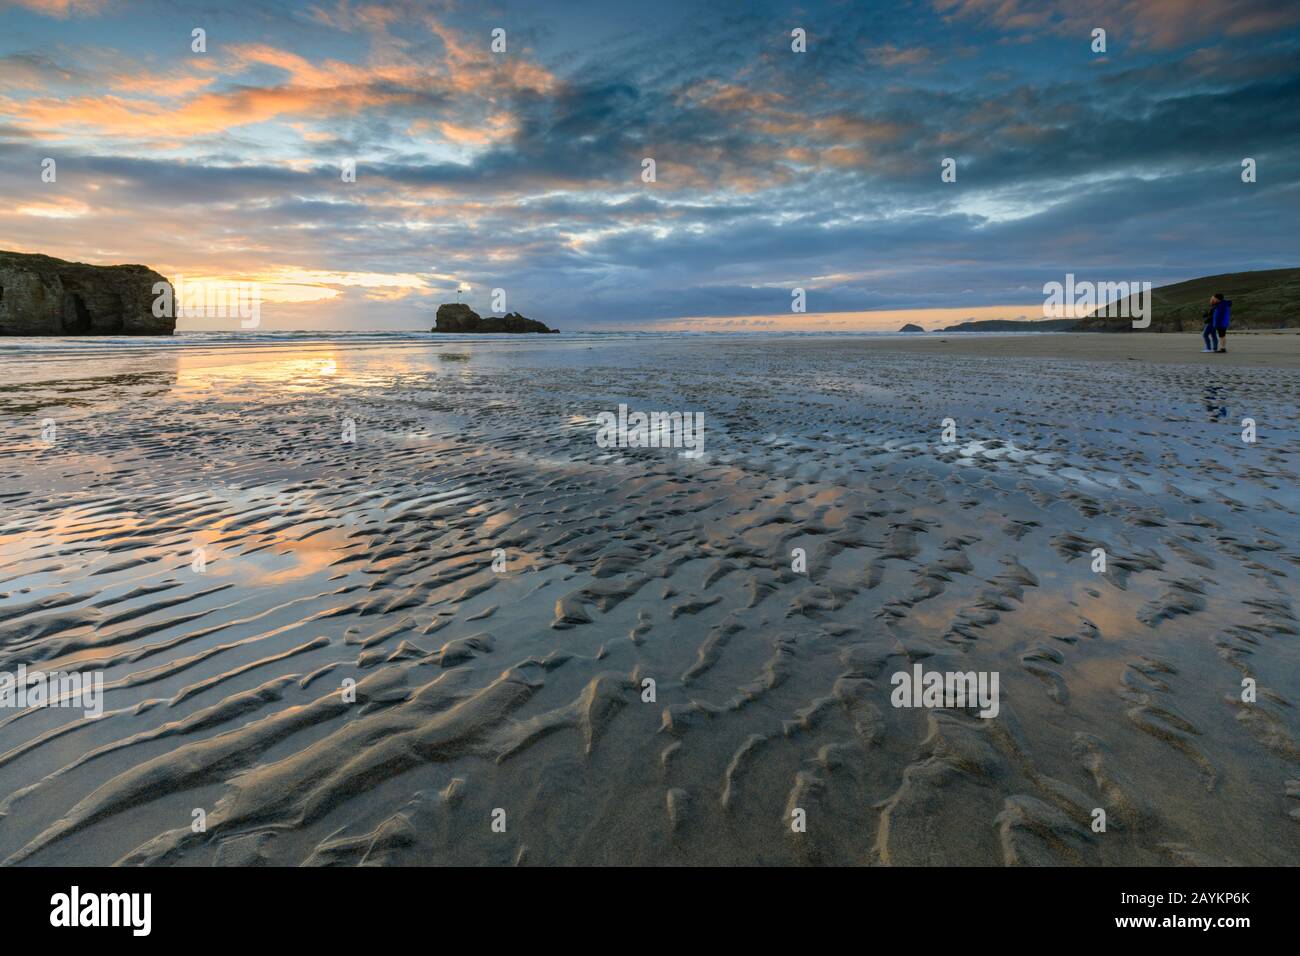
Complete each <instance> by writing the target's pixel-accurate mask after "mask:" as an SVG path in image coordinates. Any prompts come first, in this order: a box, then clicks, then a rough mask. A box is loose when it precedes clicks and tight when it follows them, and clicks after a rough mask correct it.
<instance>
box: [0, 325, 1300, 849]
mask: <svg viewBox="0 0 1300 956" xmlns="http://www.w3.org/2000/svg"><path fill="white" fill-rule="evenodd" d="M1058 338H1059V337H1058ZM875 345H876V343H873V342H872V341H871V340H863V339H853V340H844V341H842V342H838V343H834V344H830V345H828V343H827V342H826V341H825V340H821V339H794V338H791V339H766V340H761V341H758V340H745V339H743V338H740V337H736V338H720V339H707V338H706V339H698V338H697V339H672V338H662V339H656V338H645V339H634V340H628V339H621V340H617V341H611V342H606V343H601V342H599V341H596V342H593V341H583V340H579V341H576V342H575V341H569V340H568V338H567V337H565V339H562V340H560V341H537V340H529V341H509V342H497V341H489V342H485V343H481V344H479V343H475V344H466V343H463V342H442V343H438V344H433V345H425V344H420V345H415V346H400V345H387V346H383V347H347V346H345V345H341V344H340V345H337V346H330V345H328V344H325V345H318V346H304V345H298V346H277V347H268V348H264V349H237V348H228V349H225V350H217V349H213V350H208V351H204V350H199V349H193V348H191V349H182V350H179V351H172V352H169V353H166V354H163V353H159V354H149V353H148V351H147V349H146V350H141V351H138V352H127V353H123V354H77V353H69V354H51V355H46V356H42V355H40V354H35V355H25V356H23V357H21V358H16V357H12V356H11V357H6V358H0V381H2V382H3V383H4V386H3V387H2V388H0V408H2V409H3V415H0V430H2V433H3V442H2V443H0V506H2V507H3V512H2V514H3V523H2V524H0V655H2V657H3V660H2V661H0V671H13V670H15V669H16V668H17V666H18V665H19V664H26V665H27V666H28V667H29V668H32V667H41V668H45V669H47V670H60V671H85V672H93V671H102V672H103V674H104V680H105V682H106V705H105V713H104V716H102V717H101V718H99V719H98V720H90V719H85V718H83V717H82V716H81V714H80V712H79V711H76V710H69V709H66V708H44V709H38V710H30V711H20V710H13V709H10V710H7V711H0V814H3V817H2V818H0V858H5V859H6V860H7V862H8V863H10V864H14V863H35V864H68V863H88V864H111V863H115V862H121V863H170V864H196V865H207V864H221V865H227V864H236V865H241V864H256V863H271V864H300V863H305V864H308V865H318V864H359V863H365V864H430V863H457V864H477V863H487V864H510V863H517V862H523V863H583V864H591V863H651V864H664V863H764V864H767V863H771V864H790V863H836V864H838V863H853V864H857V863H889V864H927V865H953V864H990V863H993V864H997V863H1011V864H1059V863H1064V864H1082V865H1097V864H1120V865H1130V864H1163V863H1242V864H1288V863H1289V864H1294V863H1296V862H1297V860H1300V743H1298V741H1300V717H1298V716H1297V709H1296V704H1297V698H1300V650H1298V648H1300V638H1297V622H1296V617H1295V609H1294V602H1295V599H1296V596H1297V591H1298V588H1297V580H1298V578H1300V518H1298V516H1297V510H1298V509H1300V492H1298V491H1297V452H1296V449H1297V444H1296V440H1297V437H1298V433H1300V429H1298V428H1297V424H1296V422H1297V414H1298V413H1300V408H1298V407H1297V404H1298V403H1300V388H1298V387H1297V386H1298V385H1300V371H1297V370H1296V369H1294V368H1283V367H1276V366H1270V367H1267V368H1266V367H1261V366H1258V365H1256V366H1252V365H1246V364H1243V363H1242V362H1241V361H1240V360H1238V361H1237V363H1236V364H1233V365H1230V366H1229V365H1223V366H1218V367H1213V366H1207V365H1206V364H1205V363H1203V362H1199V361H1196V359H1200V358H1201V356H1193V357H1191V359H1190V360H1189V362H1188V364H1148V363H1146V362H1141V361H1077V360H1073V359H1071V358H1069V357H1060V356H1058V357H1040V358H1037V359H1034V360H1033V361H1025V360H1020V361H1015V362H1007V361H1002V360H999V359H996V358H989V357H981V356H979V355H971V354H943V353H934V354H931V353H925V354H921V353H917V352H909V351H907V350H897V349H893V348H889V349H886V348H876V347H875ZM1290 347H1292V348H1294V346H1290ZM1205 358H1210V357H1209V356H1206V357H1205ZM620 402H626V403H627V404H629V405H630V406H631V407H632V408H633V409H642V410H647V411H649V410H667V411H672V410H682V411H702V412H704V413H705V422H706V432H705V450H706V454H705V456H704V457H703V458H701V459H700V460H696V461H692V460H688V459H685V458H681V457H678V456H677V455H676V454H675V453H674V452H672V451H662V450H629V451H611V450H605V449H601V448H599V447H597V445H596V442H595V434H596V424H595V421H594V419H595V416H596V415H597V413H599V412H601V411H610V410H614V409H616V408H617V405H618V404H619V403H620ZM1244 417H1250V418H1253V419H1254V420H1255V421H1256V422H1257V427H1258V438H1259V440H1258V442H1257V443H1255V444H1246V443H1243V441H1242V440H1241V424H1240V423H1241V419H1242V418H1244ZM347 418H351V419H353V420H354V421H355V423H356V439H355V442H352V443H348V442H344V441H342V440H341V430H342V427H343V425H342V423H343V420H344V419H347ZM945 418H952V419H954V421H955V425H956V429H957V441H956V442H955V443H951V444H945V443H943V442H942V441H941V440H940V429H941V424H940V423H941V421H942V420H943V419H945ZM46 419H53V420H54V421H55V423H56V425H57V436H56V438H55V440H54V441H53V442H43V441H42V440H41V437H40V436H41V424H42V422H43V421H44V420H46ZM1097 547H1103V548H1105V549H1106V552H1107V554H1108V557H1109V560H1108V567H1107V570H1106V572H1105V573H1100V574H1098V573H1094V572H1093V571H1092V570H1091V564H1092V560H1093V559H1092V557H1091V552H1092V550H1093V549H1094V548H1097ZM795 548H803V549H805V550H806V553H807V556H808V564H807V570H806V573H795V572H794V571H792V570H791V552H792V549H795ZM196 549H202V552H203V554H204V555H205V556H206V560H207V564H206V570H205V571H204V572H203V573H197V572H196V571H194V570H193V569H192V567H191V561H192V558H193V555H194V554H195V551H196ZM495 549H503V550H504V553H505V559H506V570H505V571H504V573H496V572H494V571H493V570H492V566H491V565H492V560H493V551H494V550H495ZM916 662H921V663H922V664H923V666H924V667H925V668H926V669H927V670H943V671H952V670H960V671H970V670H975V671H995V672H997V673H998V674H999V675H1000V712H999V713H998V715H997V717H996V718H993V719H981V718H980V717H978V716H976V715H975V714H974V712H973V711H965V710H942V711H934V710H925V709H911V708H902V709H895V708H894V707H892V706H891V704H890V692H891V689H892V688H891V686H890V677H891V675H892V674H893V673H894V672H896V671H900V670H910V668H911V667H912V666H913V664H914V663H916ZM1247 677H1249V678H1253V679H1254V680H1255V681H1257V686H1258V698H1257V700H1256V702H1254V703H1245V702H1243V701H1242V700H1241V695H1242V680H1243V678H1247ZM645 678H653V680H654V681H655V696H656V699H655V700H654V701H653V702H647V701H645V700H643V690H642V688H643V680H644V679H645ZM348 679H351V680H354V681H356V689H355V693H356V700H355V702H350V701H348V700H346V699H345V694H344V692H343V690H342V689H341V688H343V686H344V683H345V681H347V680H348ZM1096 808H1101V809H1104V810H1105V811H1106V815H1107V828H1106V831H1105V832H1104V833H1097V832H1094V831H1093V829H1092V827H1091V825H1090V824H1091V821H1092V818H1093V811H1094V809H1096ZM795 809H799V810H803V811H804V814H805V815H806V820H807V829H806V832H803V833H796V832H793V831H792V828H791V825H790V821H791V814H792V811H793V810H795ZM196 810H202V811H203V812H204V815H205V822H206V829H203V830H201V831H200V832H196V831H195V828H194V827H193V826H192V821H193V820H194V818H195V811H196ZM497 810H501V811H504V815H502V814H500V813H497V814H495V819H498V820H502V819H503V820H504V824H505V832H504V833H502V832H494V830H493V827H492V824H493V820H494V811H497Z"/></svg>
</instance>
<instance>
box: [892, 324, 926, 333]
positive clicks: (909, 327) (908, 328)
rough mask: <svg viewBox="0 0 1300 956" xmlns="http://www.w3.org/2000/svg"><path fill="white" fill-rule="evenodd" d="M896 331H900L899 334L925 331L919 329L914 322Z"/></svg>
mask: <svg viewBox="0 0 1300 956" xmlns="http://www.w3.org/2000/svg"><path fill="white" fill-rule="evenodd" d="M898 331H900V332H924V331H925V329H923V328H921V327H920V326H919V325H917V324H916V323H915V322H908V323H907V325H905V326H903V327H902V328H901V329H899V330H898Z"/></svg>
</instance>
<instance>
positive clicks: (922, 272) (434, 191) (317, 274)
mask: <svg viewBox="0 0 1300 956" xmlns="http://www.w3.org/2000/svg"><path fill="white" fill-rule="evenodd" d="M1098 29H1101V30H1105V51H1104V52H1100V51H1097V50H1094V46H1096V41H1095V39H1094V31H1095V30H1098ZM195 30H202V31H204V33H203V40H204V43H203V44H202V45H203V49H202V50H197V51H196V50H195V49H194V47H195V46H196V45H197V44H196V40H195V34H194V31H195ZM795 30H800V31H803V35H804V36H806V42H805V46H806V49H805V50H804V51H803V52H797V51H796V50H795V49H793V47H794V46H795V45H797V44H796V41H795V38H794V37H793V35H792V31H795ZM494 31H504V34H500V33H498V34H496V36H497V37H498V46H500V39H504V47H505V48H504V50H494V49H493V37H494ZM1247 158H1249V159H1253V160H1254V161H1255V177H1256V180H1255V181H1254V182H1243V181H1242V162H1243V160H1244V159H1247ZM50 159H52V160H54V167H53V169H54V172H55V175H54V181H52V182H48V181H45V178H43V176H42V172H43V169H45V168H46V165H44V164H45V161H46V160H50ZM647 159H652V160H653V161H654V177H653V181H647V178H648V173H647V170H646V164H645V160H647ZM947 159H950V160H952V161H953V164H952V168H953V169H954V170H955V181H950V182H945V181H944V180H943V177H942V176H941V173H942V171H943V164H944V161H945V160H947ZM349 163H351V164H354V167H355V173H356V175H355V181H354V182H349V181H345V176H344V170H345V168H346V166H347V164H349ZM1298 183H1300V4H1296V3H1278V2H1274V0H1265V2H1260V0H1195V2H1192V0H1186V2H1183V0H1112V2H1098V0H1038V2H1033V3H1023V4H1021V3H1016V2H1013V0H912V2H897V3H863V2H837V0H836V2H816V3H802V4H779V3H766V2H762V0H758V2H726V0H712V2H706V3H693V2H684V0H655V2H653V3H633V2H630V0H600V2H589V0H563V2H548V0H524V2H506V3H499V2H491V0H488V2H463V3H459V2H424V3H414V2H411V3H407V2H398V3H358V2H329V0H321V2H318V3H291V2H254V0H250V2H240V3H221V2H202V3H184V2H160V0H139V2H131V0H123V2H112V0H16V2H14V0H0V249H8V250H16V251H21V252H42V253H46V254H49V255H54V256H58V257H61V258H65V259H72V260H76V261H81V262H91V263H97V264H105V265H107V264H114V263H122V262H138V263H144V264H146V265H148V266H150V267H152V268H154V269H157V270H158V271H159V272H161V273H163V274H164V275H166V276H167V277H168V278H170V279H172V280H173V281H177V279H178V278H179V279H180V280H181V281H182V282H185V283H189V284H191V285H192V287H193V286H195V285H196V286H197V287H199V288H202V287H203V284H205V283H208V284H214V285H215V284H221V283H229V284H236V283H239V284H245V287H246V288H256V289H257V294H258V295H259V297H260V300H261V303H262V304H261V308H260V313H261V324H262V327H264V328H312V329H412V330H413V329H422V328H429V327H431V326H432V324H433V320H434V313H435V311H436V309H437V307H438V304H439V303H442V302H449V301H456V299H457V297H458V296H459V299H460V301H464V302H468V303H469V304H470V305H471V306H473V307H474V308H476V309H477V310H478V311H480V312H482V313H483V314H489V313H492V312H494V311H498V312H499V311H501V310H500V309H494V305H498V304H500V298H498V300H497V302H496V303H494V302H493V294H492V293H493V290H494V289H501V290H503V291H504V300H505V302H504V305H505V308H506V309H508V310H511V311H519V312H522V313H524V314H525V315H527V316H529V317H531V318H536V319H540V320H542V321H543V322H546V323H547V324H549V325H552V326H558V327H559V328H562V329H565V330H571V329H572V330H577V329H626V328H643V329H653V328H661V327H662V328H673V329H729V330H745V329H755V330H773V329H782V328H827V329H836V330H843V329H881V328H897V327H898V325H899V324H900V322H901V321H903V320H906V319H907V318H908V317H912V318H913V320H918V321H919V324H921V325H922V326H924V327H926V328H933V327H938V326H941V325H943V324H945V323H950V322H953V321H960V320H961V319H962V318H967V317H978V318H989V317H1002V318H1017V317H1020V316H1022V315H1025V316H1027V317H1029V318H1036V317H1041V309H1042V303H1043V298H1044V296H1043V285H1044V284H1045V283H1048V282H1052V281H1057V282H1063V281H1064V278H1065V276H1066V274H1067V273H1072V274H1074V275H1075V276H1076V277H1077V278H1078V279H1079V280H1092V281H1108V282H1109V281H1130V282H1142V281H1149V282H1152V283H1153V284H1154V285H1157V286H1158V285H1162V284H1166V283H1169V282H1175V281H1180V280H1183V279H1188V278H1194V277H1196V276H1202V275H1211V274H1216V273H1222V272H1229V271H1240V270H1249V269H1270V268H1283V267H1293V266H1300V229H1297V227H1296V223H1297V222H1300V185H1298ZM796 289H802V290H803V295H802V299H803V302H804V308H805V309H806V311H805V312H801V313H796V312H793V311H792V307H793V306H794V305H796V304H797V302H796V298H795V295H794V291H793V290H796ZM458 290H459V291H458ZM1035 310H1038V311H1037V312H1035ZM237 324H238V323H237V322H232V321H227V320H218V319H198V318H191V319H185V320H182V323H181V325H180V327H181V328H191V329H202V328H213V329H218V328H229V327H232V325H237Z"/></svg>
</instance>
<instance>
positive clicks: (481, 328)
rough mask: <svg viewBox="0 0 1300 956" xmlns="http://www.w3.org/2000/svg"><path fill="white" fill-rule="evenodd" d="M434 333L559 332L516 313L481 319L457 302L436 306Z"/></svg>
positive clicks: (467, 307)
mask: <svg viewBox="0 0 1300 956" xmlns="http://www.w3.org/2000/svg"><path fill="white" fill-rule="evenodd" d="M432 331H434V332H559V331H560V330H559V329H548V328H547V327H546V326H545V325H543V324H542V323H541V322H538V321H536V320H535V319H526V318H524V317H523V316H522V315H520V314H519V313H518V312H509V313H507V314H506V315H502V316H496V315H489V316H488V317H487V318H486V319H484V318H481V317H480V316H479V314H478V313H477V312H475V311H474V310H473V309H471V308H470V307H469V306H467V305H462V304H461V303H459V302H445V303H443V304H442V305H440V306H438V316H437V324H436V325H434V327H433V329H432Z"/></svg>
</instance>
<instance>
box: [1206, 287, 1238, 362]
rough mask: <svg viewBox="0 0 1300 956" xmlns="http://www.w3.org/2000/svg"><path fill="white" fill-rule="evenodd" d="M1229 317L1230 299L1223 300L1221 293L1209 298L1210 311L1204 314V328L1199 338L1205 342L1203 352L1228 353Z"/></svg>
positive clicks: (1230, 310) (1230, 313)
mask: <svg viewBox="0 0 1300 956" xmlns="http://www.w3.org/2000/svg"><path fill="white" fill-rule="evenodd" d="M1231 315H1232V300H1231V299H1225V298H1224V297H1223V293H1222V292H1216V293H1214V295H1212V296H1210V311H1209V312H1206V313H1205V328H1204V329H1202V330H1201V338H1202V339H1204V340H1205V348H1204V350H1203V351H1206V352H1216V351H1217V352H1226V351H1228V321H1229V319H1230V317H1231Z"/></svg>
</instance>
